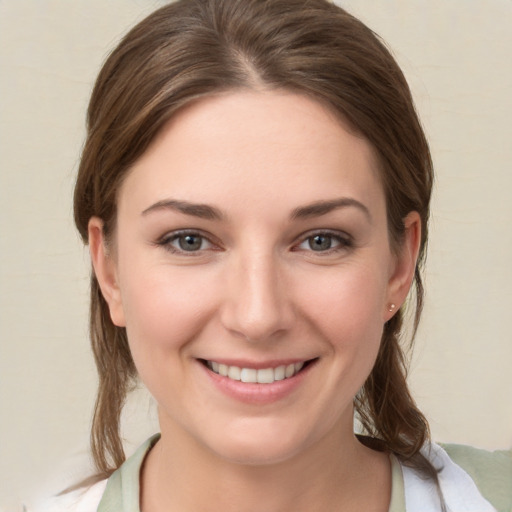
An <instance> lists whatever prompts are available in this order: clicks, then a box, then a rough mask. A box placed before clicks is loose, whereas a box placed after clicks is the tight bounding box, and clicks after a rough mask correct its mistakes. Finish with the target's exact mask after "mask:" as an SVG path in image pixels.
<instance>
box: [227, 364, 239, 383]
mask: <svg viewBox="0 0 512 512" xmlns="http://www.w3.org/2000/svg"><path fill="white" fill-rule="evenodd" d="M240 373H241V372H240V368H238V366H230V367H229V369H228V377H229V378H230V379H233V380H240V379H241V375H240Z"/></svg>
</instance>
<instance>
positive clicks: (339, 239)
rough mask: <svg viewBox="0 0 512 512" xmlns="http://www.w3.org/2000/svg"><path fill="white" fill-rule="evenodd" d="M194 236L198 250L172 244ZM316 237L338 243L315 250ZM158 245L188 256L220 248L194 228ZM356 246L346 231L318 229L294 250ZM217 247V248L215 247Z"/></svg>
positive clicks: (325, 252) (324, 252) (173, 234)
mask: <svg viewBox="0 0 512 512" xmlns="http://www.w3.org/2000/svg"><path fill="white" fill-rule="evenodd" d="M187 236H189V237H194V238H199V239H200V244H201V245H200V247H199V248H198V250H191V251H187V250H186V249H183V248H178V247H175V246H174V245H172V243H173V242H178V243H179V241H180V239H181V238H185V237H187ZM315 237H323V238H326V239H330V240H331V241H334V242H335V243H336V244H337V245H336V246H335V247H328V248H327V249H325V250H321V251H315V250H314V249H313V248H312V246H311V243H312V241H313V240H314V238H315ZM205 242H206V243H207V244H208V245H209V247H206V248H204V247H201V246H202V245H203V244H204V243H205ZM303 244H309V249H307V248H301V246H302V245H303ZM156 245H158V246H160V247H163V248H164V249H165V250H167V251H169V252H171V253H172V254H179V255H187V256H192V257H194V256H199V255H201V254H202V253H203V252H204V251H205V250H209V249H212V250H219V249H218V247H219V246H218V245H217V244H215V243H214V242H212V241H211V240H210V239H209V238H208V237H207V236H206V235H204V234H203V233H201V232H200V231H194V230H182V231H173V232H171V233H167V234H166V235H164V236H163V237H162V238H160V239H159V240H158V241H157V242H156ZM180 245H181V244H180ZM353 246H354V243H353V240H352V237H351V236H350V235H348V234H346V233H341V232H339V231H331V230H318V231H314V232H311V233H306V234H304V235H302V236H301V238H300V242H299V243H298V244H295V245H294V246H293V248H292V251H294V252H296V251H301V250H304V251H306V252H311V253H314V254H318V255H330V254H333V253H337V252H340V251H343V250H347V249H350V248H352V247H353ZM215 248H217V249H215Z"/></svg>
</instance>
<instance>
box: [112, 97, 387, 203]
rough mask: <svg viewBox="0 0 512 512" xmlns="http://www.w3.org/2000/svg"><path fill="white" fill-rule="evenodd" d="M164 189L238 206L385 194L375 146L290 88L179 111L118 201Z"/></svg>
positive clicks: (142, 198) (146, 197) (145, 198)
mask: <svg viewBox="0 0 512 512" xmlns="http://www.w3.org/2000/svg"><path fill="white" fill-rule="evenodd" d="M166 194H167V195H171V196H173V197H175V196H179V197H178V199H186V200H191V201H195V202H207V203H209V202H212V201H214V202H221V203H224V204H231V205H232V206H233V207H235V206H237V208H238V209H243V207H249V205H254V204H255V203H260V204H261V203H263V202H265V201H277V202H279V203H283V204H285V203H286V204H288V203H289V206H290V208H292V207H293V204H292V203H294V202H295V203H307V202H311V201H314V200H321V199H326V198H329V196H340V195H343V196H345V195H350V196H357V199H358V200H361V201H365V202H370V203H374V202H375V201H376V199H378V200H379V201H381V200H382V199H383V197H382V196H383V192H382V186H381V184H380V179H379V173H378V165H377V161H376V158H375V155H374V151H373V149H372V147H371V145H370V144H369V143H368V142H367V141H366V140H365V139H364V138H362V137H359V136H358V135H357V134H355V133H354V132H353V130H350V129H349V128H348V126H347V125H346V124H345V123H344V122H343V121H342V120H341V119H340V117H338V116H336V115H335V114H334V113H333V112H332V111H331V110H329V109H328V108H326V107H325V106H323V105H322V104H321V103H320V102H317V101H314V100H312V99H310V98H308V97H306V96H303V95H300V94H294V93H290V92H286V91H271V92H268V91H267V92H251V91H239V92H230V93H225V94H222V95H217V96H212V97H208V98H204V99H201V100H199V101H197V102H195V103H193V104H191V105H189V106H187V107H185V108H183V109H182V110H181V111H180V112H178V113H177V114H176V115H175V116H174V117H173V118H172V119H171V121H170V122H169V123H168V124H167V125H166V126H165V127H164V129H163V130H162V131H161V132H160V134H159V135H158V136H157V138H156V139H155V141H154V142H153V144H152V145H151V146H150V148H149V149H148V150H147V151H146V153H144V154H143V155H142V157H141V158H140V159H139V160H138V161H137V162H136V163H135V165H134V166H133V168H132V170H131V172H130V174H129V175H128V177H127V179H126V180H125V183H124V184H123V186H122V189H121V194H120V198H119V199H120V205H119V206H120V207H121V206H122V202H123V196H124V197H125V198H126V196H130V203H133V201H138V202H140V203H141V204H140V206H141V207H142V206H143V205H144V204H143V203H150V202H151V201H155V200H157V199H158V198H160V199H163V198H164V197H163V196H165V195H166Z"/></svg>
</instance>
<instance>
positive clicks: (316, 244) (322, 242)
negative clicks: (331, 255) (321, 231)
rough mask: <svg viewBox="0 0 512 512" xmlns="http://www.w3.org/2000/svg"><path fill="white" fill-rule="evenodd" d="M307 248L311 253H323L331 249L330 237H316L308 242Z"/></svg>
mask: <svg viewBox="0 0 512 512" xmlns="http://www.w3.org/2000/svg"><path fill="white" fill-rule="evenodd" d="M309 246H310V247H311V249H313V251H325V250H327V249H330V248H331V237H330V236H324V235H316V236H314V237H312V238H311V239H310V241H309Z"/></svg>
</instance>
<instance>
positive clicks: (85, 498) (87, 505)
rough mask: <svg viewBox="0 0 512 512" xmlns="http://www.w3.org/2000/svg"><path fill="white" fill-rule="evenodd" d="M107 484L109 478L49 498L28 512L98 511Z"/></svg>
mask: <svg viewBox="0 0 512 512" xmlns="http://www.w3.org/2000/svg"><path fill="white" fill-rule="evenodd" d="M106 485H107V480H101V481H100V482H97V483H96V484H94V485H92V486H90V487H87V488H83V489H77V490H76V491H72V492H69V493H65V494H62V495H60V496H55V497H53V498H51V499H48V500H46V501H45V502H43V503H41V504H39V505H38V506H36V507H34V508H33V509H29V510H28V511H27V512H96V510H97V509H98V505H99V503H100V500H101V497H102V496H103V493H104V491H105V487H106Z"/></svg>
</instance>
